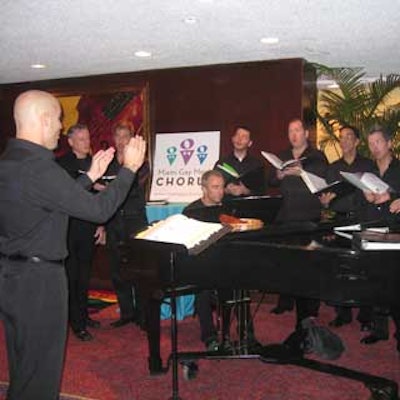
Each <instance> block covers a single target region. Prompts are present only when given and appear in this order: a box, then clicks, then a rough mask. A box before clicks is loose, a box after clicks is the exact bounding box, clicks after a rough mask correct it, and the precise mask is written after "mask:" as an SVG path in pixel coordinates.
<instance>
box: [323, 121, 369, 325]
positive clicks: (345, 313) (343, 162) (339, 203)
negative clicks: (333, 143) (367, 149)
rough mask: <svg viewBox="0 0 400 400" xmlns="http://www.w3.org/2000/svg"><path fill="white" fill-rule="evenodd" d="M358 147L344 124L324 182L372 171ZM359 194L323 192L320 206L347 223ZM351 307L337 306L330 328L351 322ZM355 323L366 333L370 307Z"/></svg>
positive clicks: (356, 138) (353, 131) (353, 129)
mask: <svg viewBox="0 0 400 400" xmlns="http://www.w3.org/2000/svg"><path fill="white" fill-rule="evenodd" d="M359 144H360V131H359V130H358V129H357V128H356V127H353V126H350V125H346V124H345V125H343V126H342V127H341V128H340V130H339V145H340V148H341V150H342V157H341V158H339V159H338V160H336V161H334V162H333V163H332V164H330V165H329V166H328V170H327V173H326V180H327V182H328V183H331V182H334V181H340V180H342V179H343V178H342V176H341V175H340V171H345V172H352V173H354V172H371V171H372V168H373V162H372V160H370V159H369V158H366V157H363V156H362V155H360V154H359V153H358V152H357V147H358V145H359ZM359 199H360V196H359V191H358V190H356V188H354V190H353V191H352V192H350V193H347V194H344V195H342V196H339V197H336V194H335V193H329V192H328V193H323V194H322V195H321V196H320V201H321V204H322V205H323V206H324V207H329V208H330V209H331V210H333V211H335V213H336V219H345V220H346V222H347V223H350V221H352V220H354V218H355V217H356V211H357V208H358V206H359V203H360V200H359ZM352 319H353V317H352V310H351V307H344V306H338V307H336V317H335V319H333V320H332V321H331V322H330V323H329V326H332V327H340V326H343V325H346V324H349V323H350V322H351V321H352ZM357 320H358V321H359V322H360V324H361V330H362V331H365V330H369V328H370V323H371V312H370V308H369V307H362V308H360V312H359V314H358V316H357Z"/></svg>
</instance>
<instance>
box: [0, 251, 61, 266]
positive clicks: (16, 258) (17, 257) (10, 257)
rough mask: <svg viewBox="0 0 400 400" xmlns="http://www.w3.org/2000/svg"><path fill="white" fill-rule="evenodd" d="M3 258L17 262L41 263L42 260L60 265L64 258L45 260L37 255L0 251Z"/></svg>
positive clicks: (0, 257) (0, 256)
mask: <svg viewBox="0 0 400 400" xmlns="http://www.w3.org/2000/svg"><path fill="white" fill-rule="evenodd" d="M2 258H5V259H6V260H10V261H19V262H33V263H42V262H47V263H51V264H57V265H62V264H63V263H64V260H62V259H60V260H46V259H45V258H40V257H37V256H31V257H28V256H23V255H22V254H3V253H0V259H2Z"/></svg>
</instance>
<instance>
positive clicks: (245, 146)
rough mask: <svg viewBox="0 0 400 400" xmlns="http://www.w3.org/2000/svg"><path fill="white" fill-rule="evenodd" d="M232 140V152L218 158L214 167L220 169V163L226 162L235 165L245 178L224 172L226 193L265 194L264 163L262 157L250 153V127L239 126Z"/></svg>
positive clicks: (251, 142)
mask: <svg viewBox="0 0 400 400" xmlns="http://www.w3.org/2000/svg"><path fill="white" fill-rule="evenodd" d="M231 140H232V146H233V151H232V153H231V154H229V155H227V156H224V157H222V158H221V159H220V160H218V161H217V163H216V164H215V166H214V169H218V168H217V166H218V165H219V164H220V165H222V164H224V163H226V164H228V165H230V166H231V167H233V168H234V169H235V170H236V171H237V172H238V174H239V175H240V176H243V179H240V178H239V179H235V180H232V177H231V176H229V175H228V174H224V178H225V194H226V195H228V196H235V197H236V196H249V195H262V194H264V192H265V177H264V164H263V163H262V161H261V160H260V159H258V158H256V157H254V156H252V155H251V154H249V151H250V148H251V146H252V144H253V141H252V139H251V131H250V128H248V127H246V126H244V125H239V126H237V127H236V128H235V130H234V134H233V136H232V138H231ZM245 178H248V179H245Z"/></svg>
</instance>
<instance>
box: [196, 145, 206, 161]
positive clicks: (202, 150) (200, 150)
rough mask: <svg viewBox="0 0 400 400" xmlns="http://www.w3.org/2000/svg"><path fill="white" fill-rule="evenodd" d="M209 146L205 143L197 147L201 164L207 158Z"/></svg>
mask: <svg viewBox="0 0 400 400" xmlns="http://www.w3.org/2000/svg"><path fill="white" fill-rule="evenodd" d="M207 149H208V148H207V146H206V145H205V144H202V145H200V146H199V147H198V148H197V158H198V159H199V161H200V165H201V164H203V162H204V160H205V159H206V158H207V155H208V153H207Z"/></svg>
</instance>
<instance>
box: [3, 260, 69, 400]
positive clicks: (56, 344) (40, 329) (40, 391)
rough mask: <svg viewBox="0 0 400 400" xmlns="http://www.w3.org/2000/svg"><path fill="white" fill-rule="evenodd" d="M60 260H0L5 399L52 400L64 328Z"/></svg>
mask: <svg viewBox="0 0 400 400" xmlns="http://www.w3.org/2000/svg"><path fill="white" fill-rule="evenodd" d="M67 296H68V294H67V281H66V276H65V270H64V266H63V265H55V264H51V263H33V262H20V261H9V260H4V259H1V260H0V318H1V319H2V320H3V323H4V327H5V333H6V342H7V355H8V365H9V377H10V386H9V389H8V393H7V400H38V399H40V400H56V399H58V396H59V390H60V381H61V373H62V366H63V360H64V347H65V340H66V333H67V329H66V328H67V312H68V310H67V302H68V300H67Z"/></svg>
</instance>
